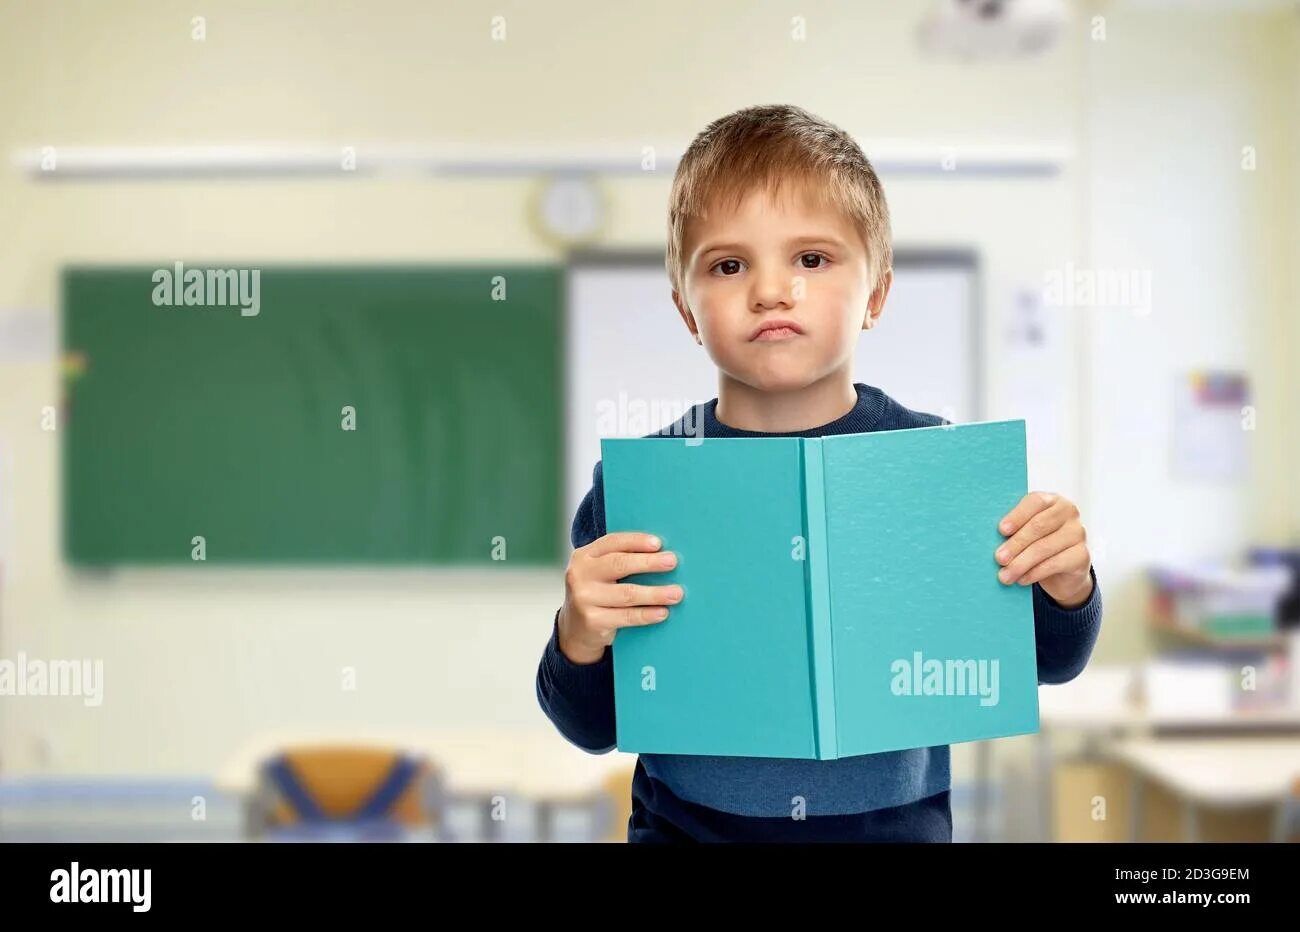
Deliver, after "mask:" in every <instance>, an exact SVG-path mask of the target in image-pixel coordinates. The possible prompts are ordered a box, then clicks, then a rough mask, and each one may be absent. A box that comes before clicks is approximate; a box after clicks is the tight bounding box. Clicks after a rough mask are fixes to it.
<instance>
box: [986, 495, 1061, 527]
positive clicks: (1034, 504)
mask: <svg viewBox="0 0 1300 932" xmlns="http://www.w3.org/2000/svg"><path fill="white" fill-rule="evenodd" d="M1058 498H1060V496H1059V495H1055V494H1053V493H1052V492H1030V493H1029V494H1028V495H1026V496H1025V497H1024V498H1022V499H1021V500H1020V501H1019V502H1018V503H1017V504H1016V507H1015V508H1012V509H1011V510H1010V511H1008V512H1007V513H1006V514H1005V515H1003V516H1002V520H1001V521H999V522H998V530H999V531H1001V532H1002V533H1003V534H1014V533H1015V532H1016V531H1018V530H1020V529H1021V528H1022V527H1024V525H1025V522H1026V521H1028V520H1029V519H1030V518H1032V517H1033V516H1034V515H1036V514H1038V512H1040V511H1042V510H1043V509H1044V508H1047V507H1049V506H1050V505H1052V504H1053V503H1055V502H1056V500H1057V499H1058Z"/></svg>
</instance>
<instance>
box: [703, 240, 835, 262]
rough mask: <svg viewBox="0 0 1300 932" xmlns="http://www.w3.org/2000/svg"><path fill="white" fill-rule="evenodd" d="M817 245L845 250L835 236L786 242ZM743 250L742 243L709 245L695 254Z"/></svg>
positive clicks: (799, 244) (704, 254) (705, 254)
mask: <svg viewBox="0 0 1300 932" xmlns="http://www.w3.org/2000/svg"><path fill="white" fill-rule="evenodd" d="M818 243H820V244H822V245H825V246H834V247H836V248H837V249H846V248H847V247H846V246H845V244H844V241H843V240H841V239H840V238H839V237H837V236H828V235H815V236H795V237H793V238H791V239H789V240H786V245H787V246H811V245H815V244H818ZM744 249H745V245H744V244H743V243H710V244H708V245H706V246H704V247H702V248H700V249H698V250H696V252H695V254H696V255H697V256H699V257H700V258H704V257H705V256H707V255H709V254H710V253H714V252H741V251H743V250H744Z"/></svg>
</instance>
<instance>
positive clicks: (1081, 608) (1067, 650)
mask: <svg viewBox="0 0 1300 932" xmlns="http://www.w3.org/2000/svg"><path fill="white" fill-rule="evenodd" d="M1088 572H1089V573H1090V574H1091V575H1092V593H1091V594H1090V595H1089V596H1088V601H1086V602H1084V603H1083V604H1082V605H1078V606H1076V607H1074V608H1062V607H1061V606H1060V605H1059V604H1057V602H1056V600H1055V599H1053V598H1052V597H1051V596H1050V595H1048V594H1047V593H1046V592H1044V591H1043V587H1042V586H1040V585H1039V584H1038V583H1034V585H1033V590H1034V640H1035V642H1036V645H1037V648H1038V682H1039V683H1052V684H1057V683H1068V682H1069V681H1070V680H1072V679H1074V678H1075V677H1076V676H1078V675H1079V674H1080V673H1082V672H1083V668H1084V667H1086V666H1087V665H1088V658H1089V657H1091V656H1092V648H1093V645H1094V644H1096V643H1097V635H1098V634H1099V633H1100V631H1101V586H1100V584H1099V583H1098V582H1097V569H1096V567H1093V566H1090V567H1088Z"/></svg>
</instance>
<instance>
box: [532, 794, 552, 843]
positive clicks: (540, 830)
mask: <svg viewBox="0 0 1300 932" xmlns="http://www.w3.org/2000/svg"><path fill="white" fill-rule="evenodd" d="M533 812H534V813H536V816H537V840H538V841H539V842H548V841H553V840H554V839H555V804H554V803H552V802H551V801H550V800H549V799H539V800H537V801H536V802H534V803H533Z"/></svg>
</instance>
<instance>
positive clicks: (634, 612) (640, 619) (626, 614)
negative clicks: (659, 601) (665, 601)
mask: <svg viewBox="0 0 1300 932" xmlns="http://www.w3.org/2000/svg"><path fill="white" fill-rule="evenodd" d="M667 617H668V609H666V608H657V607H655V606H652V605H643V606H634V607H632V608H613V609H608V610H606V611H605V612H603V613H601V615H600V616H599V618H600V623H601V624H602V625H605V626H607V627H609V628H639V627H641V626H642V625H657V624H659V622H661V621H663V620H664V619H666V618H667Z"/></svg>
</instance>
